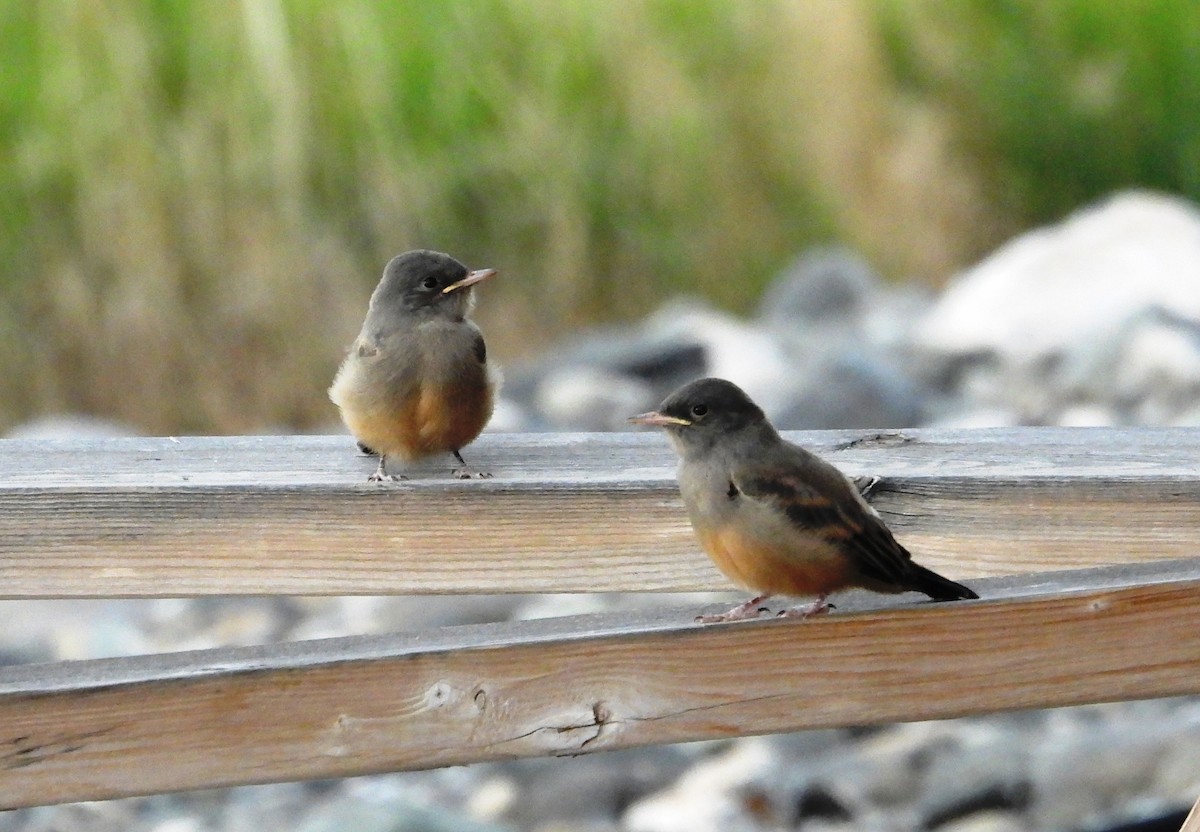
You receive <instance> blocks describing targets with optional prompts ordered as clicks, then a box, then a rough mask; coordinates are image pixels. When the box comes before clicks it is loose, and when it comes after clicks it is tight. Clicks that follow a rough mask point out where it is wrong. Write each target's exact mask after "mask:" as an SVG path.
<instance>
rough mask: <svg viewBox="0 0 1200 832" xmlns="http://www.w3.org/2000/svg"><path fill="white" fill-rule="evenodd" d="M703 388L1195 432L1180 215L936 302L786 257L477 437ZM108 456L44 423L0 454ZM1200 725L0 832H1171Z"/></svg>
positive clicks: (1199, 762) (889, 745)
mask: <svg viewBox="0 0 1200 832" xmlns="http://www.w3.org/2000/svg"><path fill="white" fill-rule="evenodd" d="M700 375H720V376H724V377H727V378H730V379H732V380H733V381H735V382H737V383H738V384H740V385H742V386H743V387H745V388H746V389H747V391H749V392H750V394H751V395H752V396H753V397H754V398H756V399H757V400H758V401H759V402H760V403H761V404H763V406H764V407H765V409H766V410H767V411H768V413H769V414H770V415H771V416H772V418H773V419H774V420H775V422H776V423H777V425H779V426H780V427H781V428H784V429H789V428H835V427H872V428H888V427H911V426H930V425H940V426H951V425H953V426H989V425H1020V424H1057V425H1191V426H1196V425H1200V212H1198V211H1197V209H1196V208H1195V207H1194V206H1191V205H1188V204H1184V203H1180V202H1178V201H1175V200H1172V199H1169V198H1166V197H1160V196H1154V195H1148V194H1126V195H1122V196H1119V197H1117V198H1114V199H1113V200H1111V201H1109V202H1107V203H1105V204H1102V205H1099V206H1096V207H1094V208H1091V209H1089V210H1086V211H1083V212H1081V213H1079V214H1078V215H1076V216H1074V217H1072V218H1069V219H1068V220H1066V221H1065V222H1063V223H1062V224H1060V225H1058V226H1054V227H1050V228H1046V229H1042V230H1039V231H1035V232H1032V233H1029V234H1026V235H1024V236H1022V237H1020V238H1018V239H1016V240H1013V241H1012V242H1010V243H1009V244H1008V245H1006V246H1004V247H1002V248H1001V249H1000V250H998V251H997V252H995V253H994V254H993V255H992V256H991V257H989V258H988V259H987V260H985V261H984V262H982V263H980V264H979V265H978V266H976V267H974V268H973V269H971V270H969V271H967V272H965V273H964V274H962V275H960V276H959V278H958V279H956V280H955V281H954V282H953V283H952V284H951V285H950V286H949V287H948V288H947V289H946V291H945V292H943V293H942V294H941V295H940V296H934V295H930V294H926V293H923V292H921V291H918V290H916V289H913V288H910V287H902V288H898V287H894V286H889V285H887V284H884V283H883V282H881V281H880V280H879V278H878V277H877V276H876V275H875V274H874V273H873V272H872V271H871V269H870V267H869V266H868V265H867V264H865V263H864V262H863V261H862V260H861V259H859V258H857V257H856V256H855V255H853V254H852V253H850V252H846V251H843V250H836V249H830V250H825V251H814V252H808V253H806V254H805V255H804V256H802V257H801V258H800V259H799V260H797V261H796V263H795V264H793V266H792V267H790V268H789V269H788V270H786V271H785V272H784V273H783V274H781V275H780V276H779V278H778V280H777V281H776V283H775V284H774V285H773V286H772V287H771V288H770V289H769V290H768V292H767V293H766V294H765V296H764V297H763V299H762V303H761V310H760V312H759V314H758V315H757V316H755V317H754V318H752V319H740V318H734V317H732V316H729V315H726V314H724V313H721V312H718V311H716V310H713V309H711V308H708V307H706V306H705V305H703V304H701V303H698V302H693V301H679V302H677V303H676V304H673V305H671V306H669V307H666V308H663V309H661V310H658V311H657V312H655V313H654V314H652V315H650V316H649V317H648V318H647V319H646V320H645V321H643V322H641V323H640V324H638V325H637V326H633V327H628V328H613V329H609V330H604V331H597V332H594V333H591V334H585V335H583V336H581V337H580V338H579V339H578V340H577V341H576V342H574V343H571V344H564V345H562V348H561V349H559V350H556V351H555V352H554V355H553V356H552V357H547V358H545V359H544V360H541V361H537V362H531V363H529V364H526V365H524V366H517V367H510V368H508V378H509V383H508V385H507V387H506V390H505V400H504V402H503V404H502V407H501V408H500V410H499V412H498V414H497V420H496V425H495V426H494V427H495V428H496V429H504V430H557V429H573V430H580V429H585V430H609V429H621V428H623V427H624V419H625V417H626V416H628V415H629V414H631V413H636V412H640V411H643V410H646V409H648V408H649V407H651V406H653V405H654V404H656V403H657V402H658V401H659V400H660V399H661V398H662V397H663V396H664V395H665V394H666V393H667V392H669V391H670V390H671V389H673V388H674V387H675V386H676V385H678V384H679V383H681V382H683V381H686V380H688V379H691V378H694V377H697V376H700ZM88 430H95V431H97V432H101V433H103V432H112V431H120V426H112V425H106V424H99V423H90V422H87V421H76V420H54V421H48V422H43V423H38V424H32V425H28V426H25V428H23V429H22V430H20V431H18V432H15V433H14V435H25V436H29V435H48V434H56V435H61V433H62V432H64V431H65V432H67V433H68V434H69V435H80V433H81V432H86V431H88ZM648 603H652V604H661V603H663V599H661V598H648V597H645V596H622V597H604V598H580V597H571V596H538V597H533V596H530V597H515V598H514V597H472V598H461V599H456V600H454V601H452V602H448V601H447V600H446V599H420V598H333V599H291V598H286V599H220V598H218V599H197V600H162V601H83V602H78V601H71V602H67V601H47V602H6V603H3V604H0V663H14V662H28V661H39V660H46V659H52V658H82V657H91V656H109V655H123V654H133V653H140V652H148V651H165V650H177V649H186V648H193V647H207V646H216V645H221V644H251V643H262V642H269V641H276V640H284V639H300V638H317V637H323V636H330V635H342V634H350V633H369V632H384V631H389V630H399V629H414V628H417V627H419V626H430V625H441V624H450V623H469V622H478V621H495V620H506V619H510V618H516V617H532V616H543V615H563V614H569V613H571V612H576V611H584V610H587V609H593V608H595V607H596V606H597V605H607V606H610V607H613V606H636V605H639V604H648ZM1198 796H1200V699H1197V698H1185V699H1172V700H1160V701H1149V702H1133V703H1121V704H1109V705H1094V706H1087V707H1080V708H1066V709H1058V710H1051V711H1032V712H1019V713H1011V714H997V715H992V716H988V717H979V718H970V719H959V720H949V721H943V722H930V723H914V724H905V725H894V726H887V727H881V728H872V729H846V730H840V731H812V732H805V733H800V734H792V735H785V736H775V737H761V738H750V739H741V740H734V741H727V742H714V743H697V744H690V745H681V746H668V747H661V748H649V749H640V750H634V751H623V752H614V753H607V754H597V755H592V756H588V757H580V758H575V759H547V760H523V761H515V762H506V763H495V764H484V765H477V766H469V767H459V768H451V769H443V770H438V771H431V772H414V773H405V774H396V775H387V776H377V777H364V778H357V779H353V780H345V781H328V782H315V783H302V784H282V785H275V786H259V787H247V788H240V789H228V790H215V791H211V792H200V793H190V794H182V795H170V796H162V797H154V798H146V799H135V800H120V801H109V802H104V803H92V804H78V805H72V806H64V807H46V808H41V809H36V810H28V811H17V812H7V813H0V832H18V830H19V832H35V830H36V832H52V830H53V831H54V832H58V830H62V831H63V832H67V831H68V830H114V831H115V830H135V831H136V832H143V830H144V831H145V832H150V830H153V832H207V831H208V830H214V831H215V830H228V832H241V830H246V832H259V830H262V829H296V830H302V832H326V831H327V830H328V831H329V832H333V830H343V829H346V830H348V829H354V830H359V831H360V832H424V831H425V830H429V832H438V831H439V830H447V831H449V830H461V831H462V832H476V830H478V831H479V832H483V831H484V830H496V831H497V832H499V830H538V831H539V832H609V830H613V831H614V832H615V830H624V832H684V831H685V830H688V831H689V832H691V831H692V830H700V831H702V830H721V831H722V832H743V830H744V831H745V832H764V831H765V830H788V829H803V830H908V829H937V830H945V832H952V831H953V832H1010V831H1011V832H1016V831H1017V830H1118V829H1127V830H1134V829H1138V830H1143V832H1149V831H1150V830H1157V829H1162V830H1176V829H1178V828H1179V825H1180V824H1181V823H1182V820H1183V817H1184V815H1185V814H1186V810H1187V808H1188V807H1189V806H1190V805H1191V803H1192V802H1193V801H1194V800H1195V799H1196V798H1197V797H1198Z"/></svg>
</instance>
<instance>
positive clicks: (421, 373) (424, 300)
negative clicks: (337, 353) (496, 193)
mask: <svg viewBox="0 0 1200 832" xmlns="http://www.w3.org/2000/svg"><path fill="white" fill-rule="evenodd" d="M496 274H497V271H496V270H495V269H476V270H474V271H468V270H467V267H466V266H464V265H463V264H462V263H460V262H459V261H458V260H455V259H454V258H453V257H451V256H450V255H448V254H443V253H441V252H437V251H427V250H423V249H422V250H416V251H408V252H405V253H403V254H398V255H396V256H395V257H393V258H392V259H391V260H390V261H389V262H388V264H387V267H386V268H385V269H384V270H383V277H382V278H381V279H380V281H379V285H378V286H377V287H376V288H375V291H374V292H373V293H372V294H371V300H370V303H369V305H368V307H367V315H366V319H365V320H364V321H363V325H362V330H361V331H360V332H359V335H358V338H357V340H355V342H354V344H353V345H352V346H351V347H350V349H349V351H348V353H347V355H346V357H345V360H344V361H343V362H342V364H341V367H340V368H339V369H338V371H337V375H336V376H335V377H334V380H333V384H332V386H331V387H330V388H329V398H330V399H332V400H333V403H334V404H336V405H337V407H338V410H339V411H340V412H341V417H342V421H343V422H345V423H346V427H347V428H349V429H350V432H351V433H352V434H353V435H354V438H355V439H356V440H358V445H359V448H360V449H361V450H363V451H364V452H365V453H377V454H379V466H378V467H377V468H376V469H375V473H373V474H371V476H370V477H368V480H370V481H372V482H382V481H393V480H397V479H403V477H397V476H396V475H394V474H389V473H388V472H387V461H388V459H389V458H391V457H400V458H401V459H403V460H405V461H412V460H416V459H420V458H423V457H428V456H432V455H434V454H439V453H447V452H448V453H451V454H453V455H454V458H455V459H456V460H458V464H459V466H460V467H458V468H456V469H454V472H453V473H454V476H457V477H459V478H461V479H471V478H474V477H489V476H491V475H490V474H486V473H481V472H476V471H474V470H472V469H471V468H469V467H468V466H467V463H466V462H465V461H464V460H463V458H462V454H461V453H460V451H461V450H462V448H463V447H465V446H466V445H468V444H470V443H471V442H472V441H474V439H475V438H476V437H477V436H479V433H480V431H482V430H483V428H484V426H485V425H486V424H487V422H488V419H490V418H491V415H492V408H493V405H494V400H495V396H496V391H497V387H498V385H499V374H498V371H497V370H496V368H495V367H494V366H493V365H491V364H489V363H488V355H487V345H486V344H485V343H484V340H483V333H482V332H480V330H479V327H478V326H476V325H475V323H474V322H473V321H471V319H470V318H469V317H468V315H469V314H470V313H471V309H472V308H473V307H474V304H475V297H474V287H475V286H476V285H478V284H479V283H482V282H483V281H485V280H488V279H490V278H492V277H494V276H495V275H496Z"/></svg>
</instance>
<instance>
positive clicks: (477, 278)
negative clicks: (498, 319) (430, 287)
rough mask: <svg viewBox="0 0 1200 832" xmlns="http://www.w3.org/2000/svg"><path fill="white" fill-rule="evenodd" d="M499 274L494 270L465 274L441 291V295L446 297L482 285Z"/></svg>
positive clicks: (479, 270) (480, 270)
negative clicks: (478, 284)
mask: <svg viewBox="0 0 1200 832" xmlns="http://www.w3.org/2000/svg"><path fill="white" fill-rule="evenodd" d="M498 274H500V272H498V271H496V270H495V269H476V270H475V271H473V272H467V276H466V277H464V278H463V279H462V280H456V281H454V282H453V283H451V284H450V285H449V286H447V287H446V288H445V289H443V290H442V294H443V295H448V294H450V293H451V292H457V291H458V290H459V289H466V288H469V287H471V286H474V285H475V284H476V283H482V282H483V281H485V280H487V279H488V278H489V277H495V276H496V275H498Z"/></svg>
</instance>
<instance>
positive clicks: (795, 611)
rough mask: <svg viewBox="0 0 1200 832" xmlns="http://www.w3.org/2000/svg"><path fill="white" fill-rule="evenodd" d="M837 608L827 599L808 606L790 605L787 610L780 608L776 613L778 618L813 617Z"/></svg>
mask: <svg viewBox="0 0 1200 832" xmlns="http://www.w3.org/2000/svg"><path fill="white" fill-rule="evenodd" d="M833 609H837V607H835V606H834V605H833V604H828V603H826V602H825V601H823V600H822V601H814V602H813V603H811V604H809V605H808V606H806V607H789V608H788V609H786V610H780V611H779V612H777V613H776V614H775V617H776V618H799V619H805V618H813V617H815V616H818V615H825V614H827V613H828V612H829V611H830V610H833Z"/></svg>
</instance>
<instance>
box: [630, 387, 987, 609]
mask: <svg viewBox="0 0 1200 832" xmlns="http://www.w3.org/2000/svg"><path fill="white" fill-rule="evenodd" d="M629 421H630V422H632V423H634V424H641V425H651V426H657V427H662V428H665V429H666V432H667V436H668V438H669V439H670V441H671V444H672V446H673V447H674V449H675V452H676V453H677V454H678V456H679V469H678V479H679V490H680V494H681V496H682V497H683V503H684V505H685V506H686V508H687V513H688V516H689V519H690V520H691V523H692V527H693V528H694V530H695V532H696V536H697V537H698V539H699V541H700V544H701V546H702V547H703V548H704V550H705V552H707V553H708V555H709V557H711V558H712V560H713V562H714V563H715V564H716V566H717V568H718V569H720V570H721V572H722V573H724V574H725V576H726V577H728V578H729V579H730V580H732V581H733V582H734V583H736V584H738V585H739V586H741V587H742V588H743V589H747V590H750V591H752V592H754V593H755V596H754V597H753V598H751V599H750V600H748V601H746V602H745V603H743V604H739V605H738V606H736V607H733V608H732V609H730V610H728V611H726V612H724V613H720V614H717V615H704V616H700V617H698V619H697V620H698V621H702V622H704V623H714V622H721V621H737V620H740V619H746V618H756V617H758V616H759V615H760V614H761V612H762V609H761V608H760V605H761V604H762V603H763V602H764V601H766V600H767V599H769V598H771V597H772V596H775V595H789V596H795V595H802V596H809V595H815V596H816V599H815V600H814V601H813V602H812V603H811V604H809V605H807V606H803V607H794V608H788V609H785V610H784V611H782V612H781V613H780V615H783V616H788V617H799V618H808V617H810V616H814V615H820V614H822V613H825V612H828V610H829V609H830V607H831V605H830V604H828V603H827V601H826V599H827V598H828V597H829V595H830V594H831V593H833V592H836V591H839V590H842V589H847V588H850V587H862V588H865V589H870V590H874V591H876V592H885V593H900V592H906V591H910V590H915V591H917V592H923V593H925V594H926V595H928V596H930V597H931V598H933V599H935V600H938V601H954V600H960V599H967V598H978V597H979V596H978V595H976V594H975V592H974V591H972V590H971V589H969V588H968V587H965V586H963V585H962V584H959V583H955V582H954V581H952V580H950V579H949V578H944V577H942V576H941V575H939V574H937V573H936V572H934V571H932V570H930V569H927V568H925V567H924V566H921V565H920V564H918V563H916V562H915V561H913V559H912V555H911V554H910V553H909V552H908V550H907V549H905V548H904V547H903V546H902V545H900V543H899V542H897V541H896V538H895V537H894V536H893V535H892V532H891V531H890V530H889V529H888V527H887V526H886V525H885V524H884V522H883V520H882V519H881V518H880V517H879V515H878V514H877V513H876V512H875V510H874V509H873V508H871V506H870V505H869V504H868V503H867V501H866V500H865V499H864V498H863V497H862V495H861V494H860V493H859V490H858V489H857V488H856V487H855V486H854V485H853V484H852V483H851V481H850V480H849V479H848V478H847V476H846V475H845V474H843V473H842V472H841V471H840V470H838V469H837V468H835V467H834V466H833V465H831V464H830V463H828V462H826V461H825V460H823V459H821V458H820V457H818V456H817V455H816V454H814V453H812V452H810V451H808V450H806V449H804V448H802V447H800V446H799V445H795V444H793V443H791V442H788V441H787V440H785V439H783V437H781V436H780V435H779V433H778V432H777V431H776V430H775V428H774V427H773V426H772V425H771V423H770V422H769V421H768V420H767V417H766V415H765V414H764V413H763V411H762V409H761V408H760V407H759V406H758V405H756V404H755V403H754V402H753V401H752V400H751V399H750V397H749V396H748V395H746V393H745V391H743V390H742V389H741V388H740V387H738V386H737V385H735V384H733V383H732V382H729V381H726V380H725V379H720V378H704V379H700V380H698V381H693V382H691V383H689V384H685V385H684V386H683V387H680V388H679V389H678V390H676V391H675V392H673V393H671V394H670V395H669V396H667V398H666V399H664V400H663V402H662V404H660V405H659V406H658V409H657V410H653V411H651V412H649V413H642V414H639V415H637V416H632V417H630V419H629Z"/></svg>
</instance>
